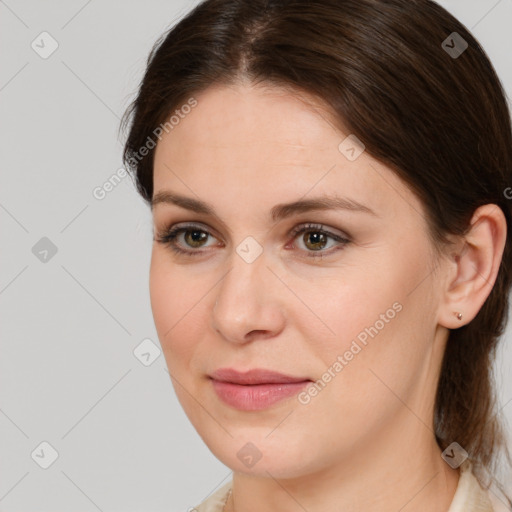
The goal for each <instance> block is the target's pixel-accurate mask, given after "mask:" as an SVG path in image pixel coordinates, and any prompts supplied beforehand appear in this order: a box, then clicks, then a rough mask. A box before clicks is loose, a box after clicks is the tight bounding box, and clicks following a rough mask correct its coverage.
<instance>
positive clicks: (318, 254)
mask: <svg viewBox="0 0 512 512" xmlns="http://www.w3.org/2000/svg"><path fill="white" fill-rule="evenodd" d="M187 231H200V232H203V233H206V234H208V235H211V233H210V232H209V231H208V230H206V229H203V228H201V227H200V226H196V225H194V224H188V225H185V226H178V227H174V228H170V229H168V230H166V231H165V232H164V233H163V234H159V235H158V236H157V238H156V239H155V241H157V242H159V243H161V244H164V245H166V246H168V247H170V249H171V250H172V251H173V252H175V253H176V254H181V255H185V256H192V257H193V256H198V255H201V253H203V252H204V251H200V250H190V251H189V250H186V249H182V248H181V247H179V246H178V244H177V243H176V238H177V236H178V234H179V233H181V232H187ZM308 231H309V232H312V233H321V234H323V235H326V236H327V237H329V238H332V239H333V240H335V241H336V242H340V243H341V247H339V248H338V249H335V250H331V251H330V252H328V253H327V256H330V255H331V254H333V253H334V252H337V251H338V250H341V249H343V247H344V246H346V245H347V244H349V243H350V240H349V239H348V238H345V237H342V236H340V235H336V234H334V233H331V232H330V231H326V230H325V229H324V227H323V226H322V225H321V224H305V225H304V224H301V225H299V226H297V227H295V228H294V229H293V230H292V231H291V233H290V235H289V236H292V237H293V239H295V238H297V237H298V236H299V235H301V234H303V233H305V232H308ZM212 236H213V235H212ZM306 252H308V253H310V254H307V256H306V257H308V258H318V259H321V258H323V257H325V256H326V254H325V251H306Z"/></svg>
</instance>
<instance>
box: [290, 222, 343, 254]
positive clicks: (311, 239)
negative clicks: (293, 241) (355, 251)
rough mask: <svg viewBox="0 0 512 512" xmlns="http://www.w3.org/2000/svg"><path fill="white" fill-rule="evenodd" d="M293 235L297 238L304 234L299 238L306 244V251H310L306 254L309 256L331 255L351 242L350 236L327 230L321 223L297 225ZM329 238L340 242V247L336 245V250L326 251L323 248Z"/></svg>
mask: <svg viewBox="0 0 512 512" xmlns="http://www.w3.org/2000/svg"><path fill="white" fill-rule="evenodd" d="M291 235H292V236H293V237H294V238H297V237H298V236H299V235H303V236H302V237H301V238H299V240H300V241H301V242H303V244H304V246H305V247H306V249H305V251H306V252H307V253H309V254H306V256H307V257H309V258H323V257H325V256H326V255H327V256H329V255H331V254H333V253H334V252H337V251H338V250H341V249H342V248H343V247H344V246H345V245H347V244H348V243H350V240H349V239H348V238H346V237H343V236H341V235H338V234H335V233H332V232H330V231H327V230H326V229H324V227H323V226H322V225H319V224H307V225H301V226H297V227H296V228H294V229H293V231H292V233H291ZM329 239H331V240H334V241H335V242H339V244H338V247H336V248H335V249H334V250H330V251H324V250H323V249H324V248H325V246H326V245H327V243H328V240H329ZM331 247H332V246H331ZM315 253H317V254H315Z"/></svg>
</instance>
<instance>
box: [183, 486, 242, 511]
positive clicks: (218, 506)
mask: <svg viewBox="0 0 512 512" xmlns="http://www.w3.org/2000/svg"><path fill="white" fill-rule="evenodd" d="M232 483H233V481H232V480H230V481H229V482H227V483H225V484H224V485H223V486H222V487H219V488H218V489H217V490H216V491H215V492H214V493H212V494H210V496H208V498H206V499H205V500H203V501H202V502H201V503H200V504H199V505H196V506H195V507H194V508H192V509H191V512H222V509H223V508H224V503H225V501H226V498H227V497H228V493H229V490H230V489H231V485H232Z"/></svg>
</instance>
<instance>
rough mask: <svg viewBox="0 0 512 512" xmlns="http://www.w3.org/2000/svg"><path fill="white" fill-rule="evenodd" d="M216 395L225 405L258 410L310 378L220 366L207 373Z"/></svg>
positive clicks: (245, 409) (263, 370)
mask: <svg viewBox="0 0 512 512" xmlns="http://www.w3.org/2000/svg"><path fill="white" fill-rule="evenodd" d="M209 377H210V379H211V382H212V385H213V389H214V390H215V392H216V393H217V396H218V397H219V398H220V399H221V400H222V401H223V402H224V403H226V404H227V405H230V406H231V407H234V408H236V409H239V410H242V411H260V410H263V409H267V408H268V407H270V406H271V405H273V404H275V403H277V402H279V401H281V400H284V399H285V398H289V397H291V396H293V395H296V394H297V393H298V392H299V391H300V390H301V389H302V388H303V387H304V386H306V385H307V384H309V383H310V382H312V381H311V379H308V378H305V377H292V376H290V375H284V374H282V373H278V372H274V371H272V370H266V369H261V368H256V369H252V370H249V371H247V372H239V371H237V370H235V369H233V368H221V369H219V370H216V371H215V372H213V373H212V374H211V375H209Z"/></svg>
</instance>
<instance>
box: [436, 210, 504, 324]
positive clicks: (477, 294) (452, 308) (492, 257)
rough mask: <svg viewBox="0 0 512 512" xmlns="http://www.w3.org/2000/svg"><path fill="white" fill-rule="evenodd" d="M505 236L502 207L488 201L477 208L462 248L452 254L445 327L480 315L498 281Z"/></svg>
mask: <svg viewBox="0 0 512 512" xmlns="http://www.w3.org/2000/svg"><path fill="white" fill-rule="evenodd" d="M506 236H507V221H506V218H505V215H504V214H503V211H502V210H501V209H500V207H499V206H497V205H495V204H486V205H484V206H481V207H479V208H478V209H477V210H475V213H474V214H473V217H472V219H471V227H470V230H469V231H468V233H467V234H466V235H465V237H464V239H463V240H462V242H463V245H462V248H461V249H460V250H459V251H457V252H456V253H455V254H452V258H453V261H451V263H452V265H453V266H452V271H451V272H449V277H448V278H447V279H446V282H445V290H444V291H443V300H442V303H441V304H440V308H441V309H440V316H439V323H440V324H441V325H442V326H444V327H446V328H448V329H457V328H458V327H461V326H462V325H465V324H467V323H469V322H471V320H473V318H474V317H475V316H476V315H477V314H478V312H479V311H480V309H481V307H482V306H483V304H484V302H485V301H486V299H487V297H488V296H489V294H490V293H491V290H492V287H493V286H494V283H495V282H496V277H497V275H498V270H499V267H500V263H501V258H502V256H503V251H504V248H505V242H506ZM462 317H464V322H462Z"/></svg>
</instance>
